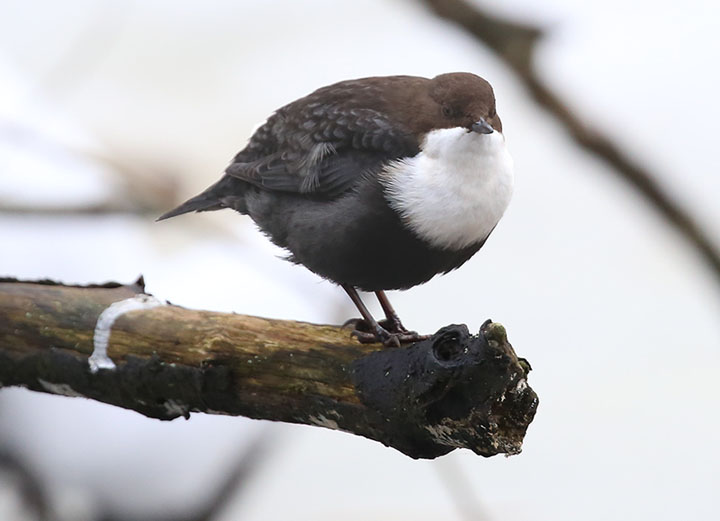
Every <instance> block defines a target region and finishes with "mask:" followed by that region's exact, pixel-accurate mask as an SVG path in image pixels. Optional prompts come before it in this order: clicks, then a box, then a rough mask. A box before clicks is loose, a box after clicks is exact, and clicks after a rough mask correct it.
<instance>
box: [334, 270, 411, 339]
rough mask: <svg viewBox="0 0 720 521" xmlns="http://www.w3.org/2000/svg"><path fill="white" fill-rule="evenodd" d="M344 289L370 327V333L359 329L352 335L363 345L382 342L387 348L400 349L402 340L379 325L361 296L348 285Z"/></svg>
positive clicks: (344, 285) (343, 286)
mask: <svg viewBox="0 0 720 521" xmlns="http://www.w3.org/2000/svg"><path fill="white" fill-rule="evenodd" d="M342 288H343V289H344V290H345V292H346V293H347V294H348V296H349V297H350V300H352V301H353V304H355V307H356V308H358V311H359V312H360V315H362V318H363V320H364V321H365V324H366V325H367V326H368V328H369V329H370V331H360V330H359V329H357V327H356V328H355V329H354V330H353V332H352V334H353V335H354V336H356V337H357V339H358V340H359V341H360V342H362V343H363V344H371V343H373V342H381V343H382V344H384V345H386V346H395V347H400V339H399V338H398V336H397V335H393V334H391V333H389V332H388V331H387V330H386V329H385V328H383V327H382V326H381V325H380V324H378V322H377V320H375V318H373V316H372V315H371V314H370V311H369V310H368V308H367V307H366V306H365V303H363V301H362V299H361V298H360V295H358V292H357V290H356V289H355V288H353V287H352V286H348V285H346V284H343V285H342Z"/></svg>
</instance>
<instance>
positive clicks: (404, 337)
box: [343, 318, 429, 347]
mask: <svg viewBox="0 0 720 521" xmlns="http://www.w3.org/2000/svg"><path fill="white" fill-rule="evenodd" d="M391 325H395V324H394V323H393V322H391V321H388V320H382V321H380V323H379V324H378V327H377V328H375V330H374V331H373V330H372V328H371V327H370V325H369V324H368V323H367V322H366V321H365V320H363V319H359V318H356V319H351V320H348V321H347V322H345V324H343V327H352V328H353V330H352V333H350V334H351V336H354V337H355V338H357V339H358V341H359V342H360V343H361V344H375V343H380V344H383V345H384V346H385V347H400V346H401V345H402V344H412V343H414V342H419V341H420V340H425V339H426V338H429V335H420V334H418V333H417V332H415V331H408V330H407V329H405V328H404V327H402V324H400V328H401V329H400V328H398V329H399V330H393V329H386V327H387V326H391Z"/></svg>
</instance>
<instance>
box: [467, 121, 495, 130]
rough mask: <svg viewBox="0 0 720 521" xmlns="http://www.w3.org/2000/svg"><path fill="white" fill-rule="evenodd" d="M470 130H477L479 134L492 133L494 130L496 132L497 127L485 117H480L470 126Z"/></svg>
mask: <svg viewBox="0 0 720 521" xmlns="http://www.w3.org/2000/svg"><path fill="white" fill-rule="evenodd" d="M470 130H472V131H473V132H477V133H478V134H492V133H493V132H495V129H494V128H492V126H491V125H490V123H488V122H487V121H485V120H484V119H483V118H480V119H479V120H478V121H476V122H475V123H473V124H472V125H471V126H470Z"/></svg>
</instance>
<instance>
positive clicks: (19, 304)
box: [0, 279, 537, 458]
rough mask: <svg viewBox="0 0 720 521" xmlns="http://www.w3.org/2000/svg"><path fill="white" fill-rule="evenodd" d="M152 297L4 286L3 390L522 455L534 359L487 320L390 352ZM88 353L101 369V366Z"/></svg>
mask: <svg viewBox="0 0 720 521" xmlns="http://www.w3.org/2000/svg"><path fill="white" fill-rule="evenodd" d="M148 300H149V297H148V296H147V295H146V294H145V293H144V288H143V285H142V281H138V283H136V284H134V285H121V284H114V283H111V284H105V285H102V286H83V287H78V286H66V285H61V284H56V283H53V282H50V281H37V282H19V281H15V280H7V279H5V280H0V387H1V386H23V387H27V388H28V389H33V390H36V391H41V392H48V393H53V394H62V395H66V396H83V397H86V398H90V399H94V400H98V401H101V402H105V403H109V404H113V405H117V406H119V407H124V408H127V409H132V410H135V411H138V412H140V413H141V414H144V415H146V416H149V417H153V418H160V419H165V420H170V419H173V418H176V417H178V416H185V417H187V416H188V415H189V414H190V413H191V412H204V413H209V414H228V415H242V416H248V417H250V418H258V419H268V420H276V421H284V422H292V423H303V424H310V425H319V426H323V427H328V428H332V429H341V430H344V431H347V432H351V433H354V434H358V435H361V436H365V437H368V438H371V439H374V440H377V441H380V442H382V443H384V444H386V445H388V446H391V447H394V448H396V449H398V450H400V451H402V452H404V453H405V454H408V455H409V456H412V457H414V458H434V457H437V456H439V455H442V454H446V453H448V452H450V451H451V450H453V449H454V448H456V447H465V448H469V449H471V450H473V451H475V452H476V453H478V454H481V455H484V456H491V455H494V454H497V453H510V454H512V453H517V452H519V451H520V447H521V444H522V439H523V437H524V435H525V431H526V429H527V427H528V425H529V424H530V422H531V421H532V419H533V416H534V414H535V409H536V407H537V397H536V395H535V393H534V392H533V391H532V389H530V387H528V385H527V371H528V370H529V366H528V365H527V363H526V362H525V361H524V360H522V359H518V358H517V356H516V355H515V353H514V351H513V349H512V347H511V346H510V344H509V343H508V342H507V338H506V335H505V330H504V328H503V327H502V326H501V325H499V324H494V323H491V322H489V321H488V322H487V323H486V324H485V325H484V326H483V329H482V331H481V332H480V334H479V335H470V334H469V333H468V330H467V328H466V327H465V326H448V327H446V328H443V329H441V330H440V331H439V332H438V333H436V334H435V335H434V336H433V337H432V338H431V339H430V340H426V341H423V342H419V343H417V344H414V345H412V346H410V347H407V348H402V349H386V348H382V347H381V346H379V345H377V346H363V345H361V344H359V343H358V342H356V341H355V340H354V339H351V337H350V335H349V332H348V330H346V329H342V328H339V327H335V326H322V325H313V324H307V323H302V322H293V321H285V320H270V319H265V318H259V317H252V316H244V315H236V314H227V313H214V312H208V311H196V310H190V309H185V308H181V307H178V306H173V305H169V304H166V303H161V302H159V301H157V300H156V301H155V303H154V305H153V306H149V305H146V304H147V301H148ZM138 302H140V304H138V305H137V306H135V307H133V304H135V303H138ZM142 302H146V303H145V304H143V303H142ZM128 303H130V304H131V305H130V306H128V305H127V304H128ZM111 306H112V308H111ZM138 307H139V308H140V309H138ZM108 310H111V311H110V312H109V311H108ZM109 313H110V314H112V315H113V316H112V317H110V316H109ZM103 342H105V344H103ZM104 350H107V356H109V358H107V357H105V356H104V355H103V354H102V353H101V352H100V351H104ZM91 357H92V358H93V360H94V362H97V361H98V360H99V361H100V362H103V360H104V362H106V363H95V364H94V365H95V369H96V370H95V371H93V370H91V365H90V364H89V359H91Z"/></svg>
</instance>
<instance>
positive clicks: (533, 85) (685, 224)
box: [423, 0, 720, 282]
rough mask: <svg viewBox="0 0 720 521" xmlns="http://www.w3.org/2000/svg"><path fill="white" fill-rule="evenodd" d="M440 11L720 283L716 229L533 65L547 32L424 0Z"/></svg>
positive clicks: (440, 0) (442, 0)
mask: <svg viewBox="0 0 720 521" xmlns="http://www.w3.org/2000/svg"><path fill="white" fill-rule="evenodd" d="M423 1H424V3H425V4H426V5H427V6H428V7H429V8H430V9H432V10H433V11H434V12H435V13H436V14H437V15H438V16H440V17H442V18H445V19H446V20H449V21H451V22H453V23H455V24H457V25H459V26H460V27H462V28H463V29H465V30H466V31H467V32H469V33H470V34H472V35H473V36H474V37H475V38H477V39H478V40H479V41H480V42H482V43H483V44H485V45H486V46H488V47H489V48H490V49H492V50H493V51H495V53H496V54H497V55H498V57H499V58H500V59H502V60H503V61H504V62H505V64H506V65H507V66H509V67H510V68H511V69H513V70H514V71H515V73H516V74H517V75H518V78H519V79H520V80H521V81H522V83H523V84H524V85H525V88H526V89H527V90H528V92H530V94H531V95H532V96H533V98H534V99H535V101H536V102H537V103H538V104H539V105H540V106H541V107H542V108H543V109H545V110H546V111H547V112H548V113H549V114H550V115H552V116H553V117H555V119H556V120H557V121H558V122H559V123H560V124H561V125H562V126H563V127H564V128H565V130H566V131H567V132H568V134H569V135H570V137H571V138H572V139H573V140H574V141H575V142H576V143H577V144H578V145H579V146H580V147H581V148H583V149H584V150H585V151H587V152H589V153H590V154H592V155H593V156H595V157H597V158H599V159H600V160H601V161H603V162H604V163H605V164H607V165H608V166H609V167H610V169H611V171H612V172H614V173H615V174H617V175H618V177H620V178H621V179H622V180H624V181H625V182H627V183H629V184H630V185H631V186H632V187H633V188H635V189H636V190H637V191H638V193H639V194H640V195H641V196H642V197H643V198H644V199H645V201H646V202H647V203H649V204H650V206H652V207H653V208H655V210H656V211H657V212H658V213H660V215H662V216H663V217H665V219H667V221H668V222H669V223H670V224H672V225H673V226H674V227H675V229H676V230H677V231H678V232H679V233H680V234H681V235H682V236H683V237H685V239H687V240H688V241H689V243H690V244H691V245H692V246H693V247H694V248H695V249H696V250H697V251H698V253H699V254H700V255H701V257H702V258H703V259H705V261H706V263H707V265H708V266H709V268H710V269H711V270H712V272H713V273H714V274H715V276H716V278H717V279H718V282H720V249H719V246H718V244H717V243H716V242H714V240H713V239H712V238H711V234H710V233H709V232H708V231H707V230H704V229H703V227H702V226H701V225H700V224H699V223H698V222H697V221H696V220H695V219H694V218H693V216H692V214H691V212H690V211H689V210H688V209H686V208H684V207H683V206H682V204H680V203H679V202H678V201H676V200H674V199H673V197H672V196H671V195H670V194H669V193H668V191H667V190H666V189H665V188H664V187H663V186H662V185H661V184H660V182H659V181H658V178H659V176H657V175H655V174H654V173H652V172H651V171H650V170H649V169H647V168H644V167H643V166H641V165H640V164H638V163H637V162H636V161H634V160H633V159H631V157H630V156H629V155H628V154H627V153H626V152H625V151H624V150H623V149H622V148H621V147H620V146H618V145H617V144H616V143H615V142H613V141H612V140H611V139H610V138H609V137H608V136H606V135H604V134H603V133H602V132H600V131H599V130H598V129H596V128H593V127H592V125H589V124H587V123H585V122H584V121H583V119H582V118H580V117H579V116H578V115H576V114H575V113H574V111H573V110H572V109H571V108H570V107H569V106H568V105H567V104H565V103H564V102H563V101H562V100H561V98H560V96H559V95H558V94H556V93H555V92H553V90H552V89H550V88H549V87H547V86H546V85H545V83H544V82H543V81H542V79H541V78H540V76H539V75H538V74H537V72H536V71H535V68H534V67H533V58H534V53H535V49H536V47H537V43H538V41H539V40H540V38H541V37H542V31H541V30H540V29H538V28H536V27H532V26H530V25H526V24H520V23H516V22H512V21H509V20H505V19H502V18H499V17H497V16H493V15H490V14H488V13H486V12H483V11H482V10H481V9H480V8H479V7H478V6H477V5H472V4H470V3H468V2H467V1H466V0H423Z"/></svg>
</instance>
